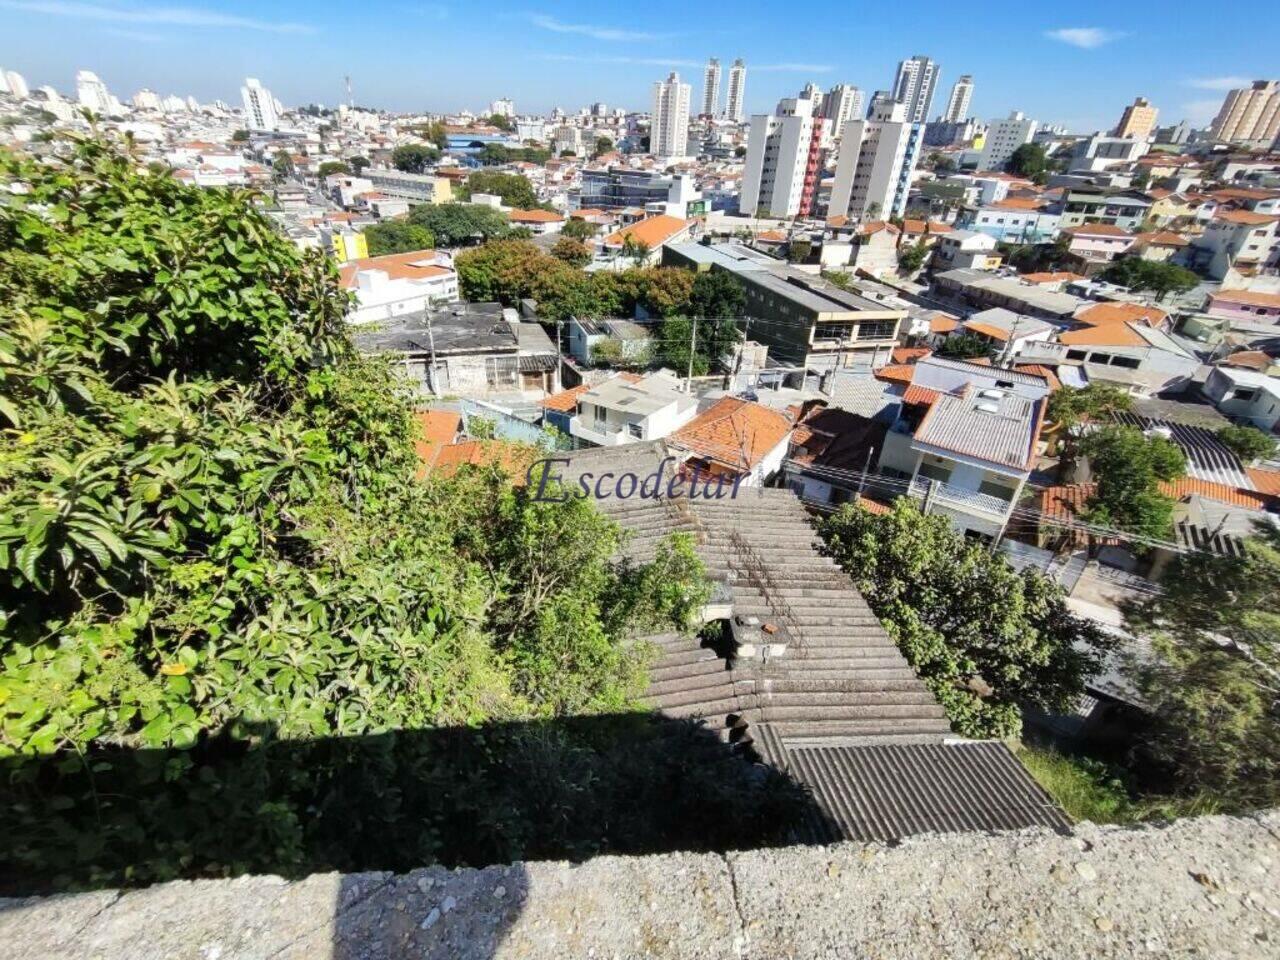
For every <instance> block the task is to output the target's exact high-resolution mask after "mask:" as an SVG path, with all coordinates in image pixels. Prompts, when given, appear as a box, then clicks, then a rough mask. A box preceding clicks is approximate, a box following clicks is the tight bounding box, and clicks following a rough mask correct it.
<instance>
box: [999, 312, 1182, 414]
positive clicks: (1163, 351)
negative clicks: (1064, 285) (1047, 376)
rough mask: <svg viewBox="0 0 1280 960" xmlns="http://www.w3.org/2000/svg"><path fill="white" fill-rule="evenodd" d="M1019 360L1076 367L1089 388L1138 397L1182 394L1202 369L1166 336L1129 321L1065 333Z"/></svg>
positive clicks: (1152, 328) (1157, 330) (1179, 345)
mask: <svg viewBox="0 0 1280 960" xmlns="http://www.w3.org/2000/svg"><path fill="white" fill-rule="evenodd" d="M1023 359H1025V360H1027V361H1028V362H1037V361H1042V362H1050V363H1054V362H1059V363H1066V364H1069V365H1070V364H1075V365H1079V366H1080V367H1082V368H1083V370H1084V372H1085V375H1086V376H1087V378H1088V380H1089V381H1090V382H1101V383H1109V384H1112V385H1113V386H1117V387H1119V388H1121V389H1122V390H1125V391H1127V392H1128V393H1131V394H1133V395H1134V396H1137V397H1150V396H1154V395H1156V394H1163V393H1178V392H1180V391H1182V390H1185V389H1187V387H1189V386H1190V385H1191V383H1192V382H1193V381H1194V379H1195V377H1196V374H1197V372H1198V371H1199V369H1200V361H1199V359H1197V358H1196V356H1195V355H1194V354H1192V353H1191V352H1190V351H1188V350H1187V349H1186V348H1185V347H1183V346H1182V345H1181V344H1180V343H1178V342H1177V341H1176V340H1174V339H1173V338H1172V337H1170V336H1169V335H1168V334H1167V333H1165V332H1164V331H1162V330H1159V329H1157V328H1155V327H1150V326H1147V324H1146V323H1135V322H1132V321H1128V322H1120V323H1108V324H1103V325H1101V326H1094V327H1082V328H1080V329H1077V330H1069V331H1067V332H1066V333H1062V334H1059V336H1058V343H1055V344H1036V345H1035V347H1034V348H1032V349H1030V350H1028V351H1026V352H1025V353H1024V355H1023ZM1059 372H1060V373H1061V371H1059Z"/></svg>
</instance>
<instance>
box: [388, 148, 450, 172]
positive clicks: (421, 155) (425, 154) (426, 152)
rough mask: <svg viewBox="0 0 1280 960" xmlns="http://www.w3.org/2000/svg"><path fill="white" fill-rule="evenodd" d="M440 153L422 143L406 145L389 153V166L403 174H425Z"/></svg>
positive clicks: (438, 157)
mask: <svg viewBox="0 0 1280 960" xmlns="http://www.w3.org/2000/svg"><path fill="white" fill-rule="evenodd" d="M438 159H440V151H439V150H437V149H436V148H434V147H429V146H427V145H426V144H423V143H406V144H403V145H402V146H399V147H396V148H395V149H394V150H392V151H391V165H392V166H393V167H395V168H396V169H397V170H401V171H403V172H405V173H426V172H427V168H428V167H430V166H431V165H432V164H433V163H435V162H436V161H437V160H438Z"/></svg>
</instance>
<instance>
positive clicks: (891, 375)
mask: <svg viewBox="0 0 1280 960" xmlns="http://www.w3.org/2000/svg"><path fill="white" fill-rule="evenodd" d="M915 375H916V368H915V364H912V363H897V364H887V365H886V366H883V367H881V368H880V369H879V370H877V371H876V379H877V380H887V381H888V382H890V383H910V382H911V380H912V378H913V377H915Z"/></svg>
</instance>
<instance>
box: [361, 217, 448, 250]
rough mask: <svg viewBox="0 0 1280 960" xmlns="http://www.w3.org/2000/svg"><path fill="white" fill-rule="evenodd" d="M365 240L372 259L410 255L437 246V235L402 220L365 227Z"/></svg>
mask: <svg viewBox="0 0 1280 960" xmlns="http://www.w3.org/2000/svg"><path fill="white" fill-rule="evenodd" d="M364 238H365V241H366V242H367V243H368V244H369V256H371V257H381V256H383V255H384V254H388V253H408V252H409V251H410V250H429V249H431V248H432V247H434V246H435V245H436V235H435V234H434V233H432V232H431V231H430V230H428V229H427V228H426V227H422V226H419V225H418V224H416V223H407V222H405V221H402V220H388V221H387V222H385V223H375V224H373V226H370V227H365V229H364Z"/></svg>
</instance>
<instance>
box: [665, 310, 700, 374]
mask: <svg viewBox="0 0 1280 960" xmlns="http://www.w3.org/2000/svg"><path fill="white" fill-rule="evenodd" d="M661 329H662V335H661V339H662V345H661V355H662V359H663V361H664V362H665V363H666V364H667V365H669V366H670V367H672V368H673V369H674V370H675V371H676V373H677V374H680V375H682V376H683V375H684V374H685V373H686V372H688V371H689V370H690V369H691V368H690V364H689V358H690V356H691V355H692V357H693V365H692V371H693V375H694V376H695V377H701V376H704V375H706V373H707V372H708V371H709V370H710V369H711V361H710V360H709V359H708V357H707V351H706V350H705V349H704V348H703V347H701V346H700V345H698V344H696V343H694V340H693V336H694V331H693V320H691V319H690V318H689V317H668V318H667V319H666V320H664V321H662V328H661Z"/></svg>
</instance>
